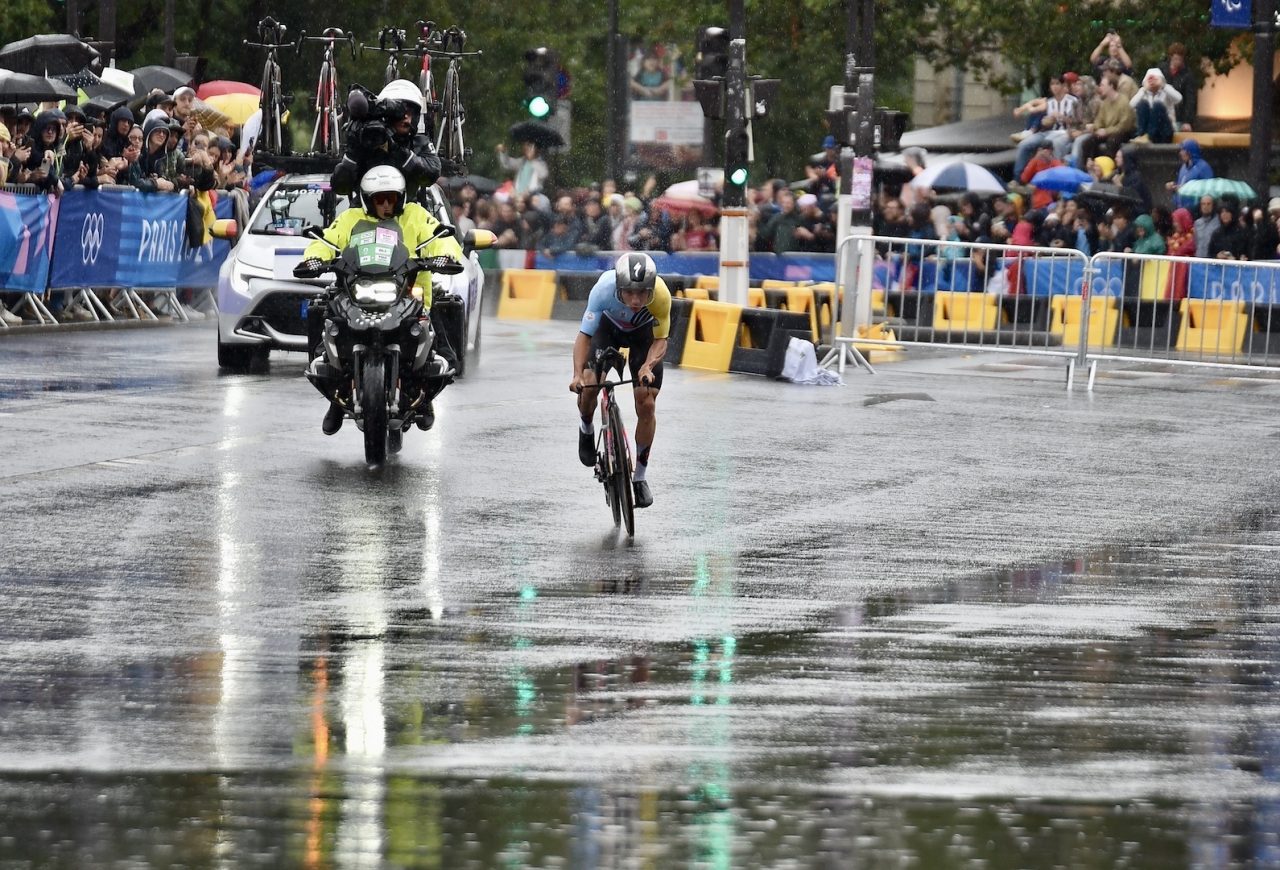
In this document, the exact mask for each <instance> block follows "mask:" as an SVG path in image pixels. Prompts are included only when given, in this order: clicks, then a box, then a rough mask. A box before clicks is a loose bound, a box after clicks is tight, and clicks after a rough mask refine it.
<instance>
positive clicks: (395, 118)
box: [332, 79, 440, 196]
mask: <svg viewBox="0 0 1280 870" xmlns="http://www.w3.org/2000/svg"><path fill="white" fill-rule="evenodd" d="M369 97H370V92H369V91H368V90H367V89H365V88H362V87H360V86H359V85H355V86H353V87H352V88H351V91H350V93H349V94H348V96H347V116H348V118H350V121H349V122H348V124H347V129H346V142H347V144H346V149H345V153H344V154H343V155H342V162H340V163H339V164H338V168H337V169H335V170H334V173H333V182H332V183H333V191H334V193H336V194H337V195H339V196H348V195H350V194H351V193H352V192H354V191H355V189H356V186H357V185H358V184H359V183H360V179H361V178H362V177H363V176H364V174H365V173H366V172H367V171H369V170H370V169H372V168H373V167H375V166H392V167H395V168H396V169H398V170H400V171H401V172H402V173H403V174H404V176H405V180H406V181H407V182H408V186H409V190H410V191H414V190H417V189H418V188H422V187H427V186H429V185H432V184H434V183H435V181H436V179H437V178H439V177H440V158H439V157H437V156H436V149H435V145H434V144H433V143H432V141H431V138H430V137H429V136H428V135H427V134H426V133H419V132H418V118H419V117H420V116H421V114H422V103H423V100H422V91H420V90H418V86H417V85H415V84H414V83H413V82H410V81H407V80H405V79H397V80H395V81H393V82H391V83H390V84H389V85H387V86H386V87H385V88H383V89H382V91H381V92H380V93H379V94H378V95H377V96H376V97H375V98H374V99H373V101H372V103H371V102H370V100H369Z"/></svg>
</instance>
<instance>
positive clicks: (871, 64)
mask: <svg viewBox="0 0 1280 870" xmlns="http://www.w3.org/2000/svg"><path fill="white" fill-rule="evenodd" d="M846 6H847V9H848V12H849V19H848V27H847V29H846V31H845V43H846V51H845V57H844V124H843V132H844V142H843V144H842V147H841V149H840V192H839V193H840V195H839V199H838V201H837V211H836V250H837V251H843V252H844V253H843V254H842V255H841V256H840V258H839V260H838V261H837V263H836V283H837V286H838V287H842V288H845V290H846V293H845V299H844V304H842V305H841V306H840V310H841V314H840V324H841V329H840V333H841V334H842V335H844V336H846V337H851V336H853V335H854V334H855V333H856V331H857V328H858V327H859V326H865V325H867V324H869V323H870V322H871V273H872V271H873V270H872V262H871V260H872V257H873V253H872V252H873V248H872V246H871V244H870V243H869V242H868V243H860V242H851V243H850V244H847V245H845V244H841V243H842V242H844V240H845V239H847V238H849V237H850V236H870V235H871V233H872V227H871V196H872V183H871V182H872V170H871V161H872V160H874V159H875V157H874V155H875V118H874V115H875V90H874V89H875V48H874V42H873V34H874V29H875V2H874V0H846ZM859 60H861V61H862V63H861V64H860V63H859ZM859 262H861V268H859ZM854 278H856V279H857V288H856V292H855V293H849V292H848V291H849V290H850V289H853V288H852V287H851V281H852V280H853V279H854ZM849 362H852V363H854V364H857V365H862V366H865V367H866V368H867V370H868V371H873V372H874V369H872V368H871V365H870V364H869V363H868V362H867V360H866V358H865V357H863V356H862V354H861V353H860V352H859V351H858V350H857V348H855V347H854V346H853V345H851V344H835V345H834V346H833V347H832V349H831V353H830V354H828V356H827V358H826V359H824V360H823V365H824V366H829V365H833V364H834V365H836V366H838V367H839V369H840V370H841V371H844V367H845V364H846V363H849Z"/></svg>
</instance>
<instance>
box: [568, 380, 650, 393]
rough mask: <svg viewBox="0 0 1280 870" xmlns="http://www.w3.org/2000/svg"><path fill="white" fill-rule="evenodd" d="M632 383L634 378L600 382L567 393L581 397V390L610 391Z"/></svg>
mask: <svg viewBox="0 0 1280 870" xmlns="http://www.w3.org/2000/svg"><path fill="white" fill-rule="evenodd" d="M634 383H635V379H634V378H627V379H626V380H625V381H601V382H600V383H598V384H583V385H582V386H580V387H578V389H576V390H573V389H571V390H569V392H571V393H576V394H578V395H582V391H583V390H604V389H610V390H612V389H613V388H614V387H621V386H622V385H623V384H634ZM640 386H642V387H643V386H644V384H641V385H640Z"/></svg>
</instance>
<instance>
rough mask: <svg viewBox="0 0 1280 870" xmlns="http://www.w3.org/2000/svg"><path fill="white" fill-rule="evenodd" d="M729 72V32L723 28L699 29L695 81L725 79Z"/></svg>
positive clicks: (709, 27)
mask: <svg viewBox="0 0 1280 870" xmlns="http://www.w3.org/2000/svg"><path fill="white" fill-rule="evenodd" d="M728 70H729V31H727V30H725V29H724V28H723V27H713V26H708V27H699V28H698V64H697V75H695V76H694V78H695V79H703V80H704V81H708V80H710V79H713V78H715V77H717V76H719V77H720V78H724V76H725V73H727V72H728Z"/></svg>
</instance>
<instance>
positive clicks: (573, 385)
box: [569, 374, 582, 393]
mask: <svg viewBox="0 0 1280 870" xmlns="http://www.w3.org/2000/svg"><path fill="white" fill-rule="evenodd" d="M569 392H571V393H581V392H582V375H581V374H577V375H574V377H573V380H572V381H570V382H569Z"/></svg>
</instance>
